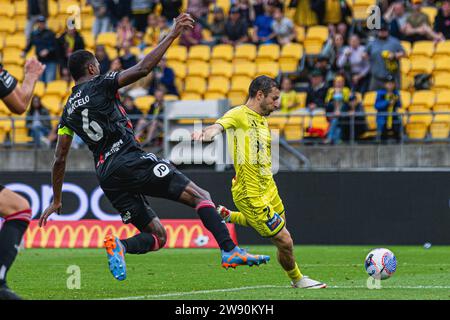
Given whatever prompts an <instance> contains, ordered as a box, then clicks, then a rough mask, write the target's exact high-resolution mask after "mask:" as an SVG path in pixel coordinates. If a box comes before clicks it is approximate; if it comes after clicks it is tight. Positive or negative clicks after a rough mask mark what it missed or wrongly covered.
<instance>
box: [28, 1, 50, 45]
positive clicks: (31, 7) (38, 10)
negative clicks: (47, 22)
mask: <svg viewBox="0 0 450 320" xmlns="http://www.w3.org/2000/svg"><path fill="white" fill-rule="evenodd" d="M40 16H44V17H45V18H48V0H27V25H26V27H25V36H26V37H27V40H29V39H30V36H31V32H32V31H33V27H34V25H35V24H36V22H37V19H38V18H39V17H40Z"/></svg>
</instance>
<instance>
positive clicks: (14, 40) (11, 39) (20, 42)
mask: <svg viewBox="0 0 450 320" xmlns="http://www.w3.org/2000/svg"><path fill="white" fill-rule="evenodd" d="M26 45H27V39H26V37H25V35H24V34H18V33H16V34H14V35H9V36H7V37H6V39H5V47H8V48H18V49H21V50H23V49H24V48H25V46H26Z"/></svg>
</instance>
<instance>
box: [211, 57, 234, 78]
mask: <svg viewBox="0 0 450 320" xmlns="http://www.w3.org/2000/svg"><path fill="white" fill-rule="evenodd" d="M232 75H233V65H232V64H231V63H229V62H223V61H219V62H214V63H211V72H210V76H223V77H226V78H231V77H232Z"/></svg>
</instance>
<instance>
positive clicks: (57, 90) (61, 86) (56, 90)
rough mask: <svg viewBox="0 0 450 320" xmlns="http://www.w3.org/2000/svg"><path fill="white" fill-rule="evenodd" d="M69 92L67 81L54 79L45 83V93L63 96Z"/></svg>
mask: <svg viewBox="0 0 450 320" xmlns="http://www.w3.org/2000/svg"><path fill="white" fill-rule="evenodd" d="M68 92H69V88H68V85H67V82H66V81H64V80H55V81H52V82H49V83H47V87H46V89H45V95H56V96H59V97H64V96H66V95H67V93H68Z"/></svg>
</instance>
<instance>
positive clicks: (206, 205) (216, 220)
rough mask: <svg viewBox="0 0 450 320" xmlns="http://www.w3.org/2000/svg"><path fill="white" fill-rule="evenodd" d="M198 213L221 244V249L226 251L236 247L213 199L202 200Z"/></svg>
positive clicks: (198, 206) (197, 208)
mask: <svg viewBox="0 0 450 320" xmlns="http://www.w3.org/2000/svg"><path fill="white" fill-rule="evenodd" d="M195 210H197V214H198V216H199V217H200V219H201V220H202V222H203V224H204V226H205V227H206V229H208V230H209V231H210V232H211V233H212V234H213V236H214V238H215V239H216V241H217V243H218V244H219V247H220V249H222V250H224V251H231V250H233V249H234V248H235V247H236V244H235V243H234V242H233V240H231V237H230V232H229V231H228V228H227V226H226V224H225V222H224V221H223V220H222V218H221V217H220V216H219V215H218V214H217V212H216V206H215V205H214V203H213V202H212V201H208V200H205V201H202V202H200V203H199V204H198V205H197V207H196V208H195Z"/></svg>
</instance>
